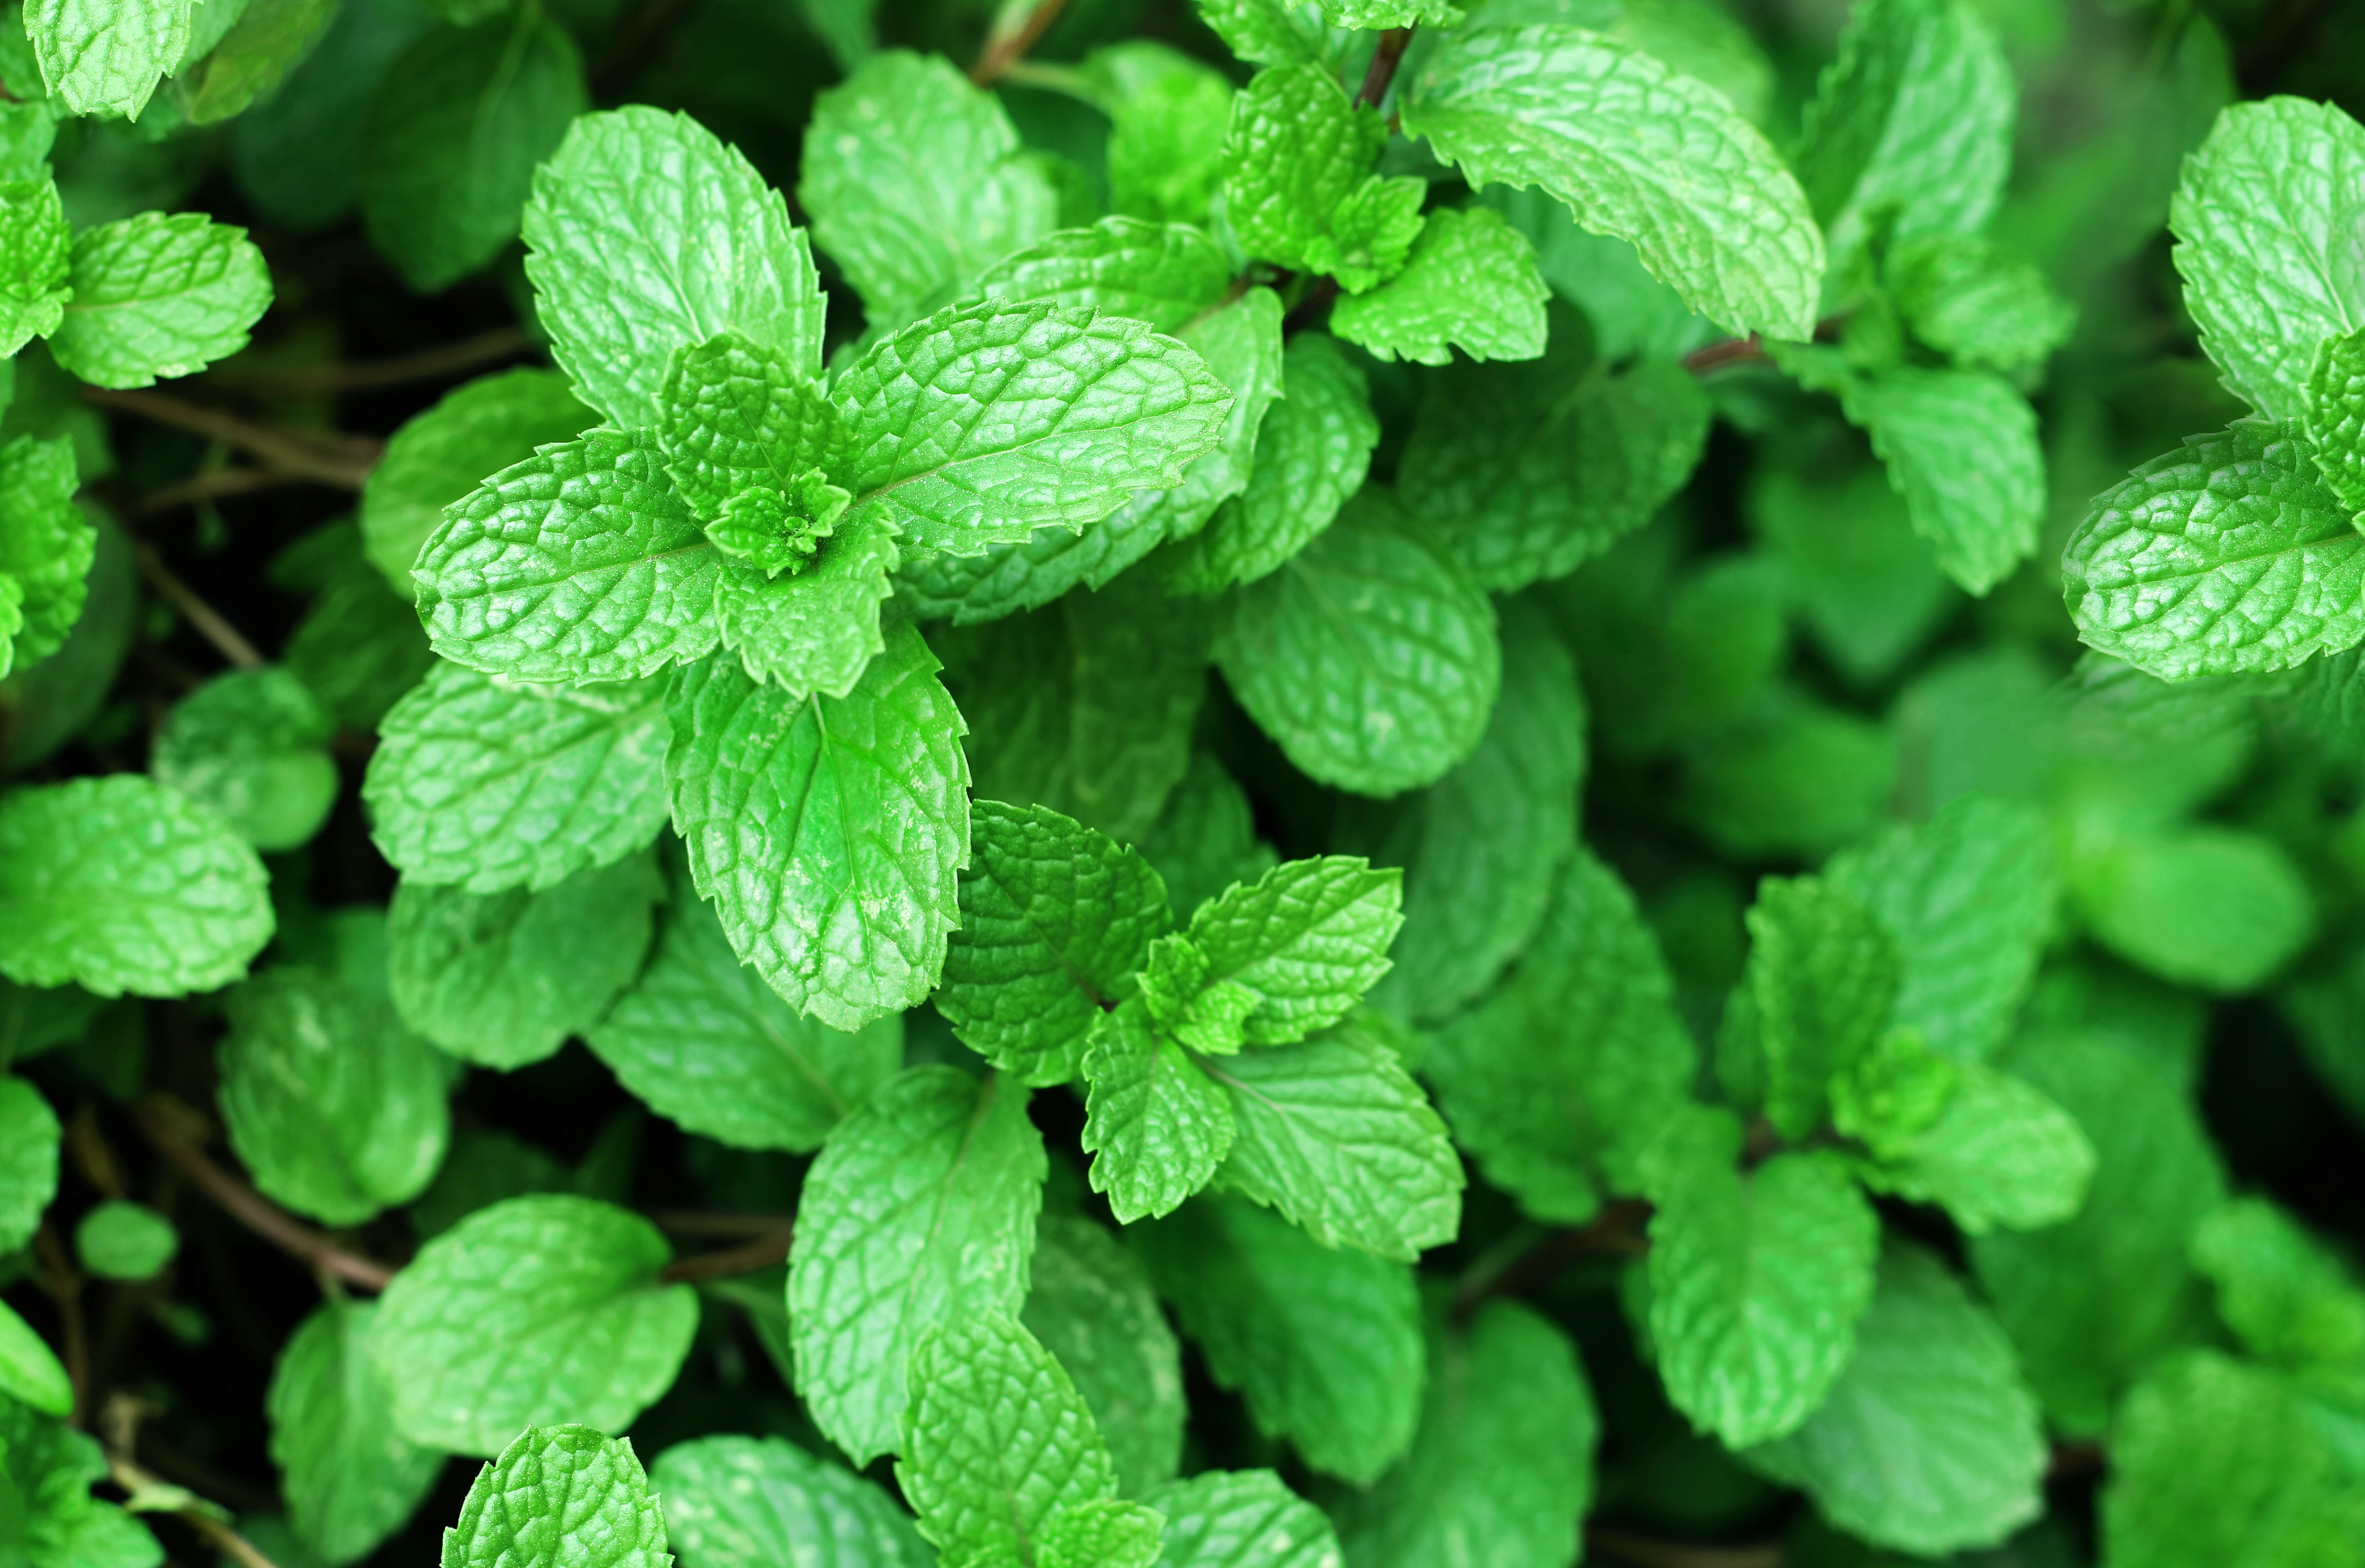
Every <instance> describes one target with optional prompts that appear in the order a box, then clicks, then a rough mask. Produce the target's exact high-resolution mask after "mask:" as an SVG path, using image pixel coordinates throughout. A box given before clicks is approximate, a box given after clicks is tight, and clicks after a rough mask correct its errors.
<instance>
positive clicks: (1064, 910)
mask: <svg viewBox="0 0 2365 1568" xmlns="http://www.w3.org/2000/svg"><path fill="white" fill-rule="evenodd" d="M1170 924H1171V915H1170V914H1169V913H1168V911H1167V905H1166V885H1165V884H1164V883H1163V882H1161V881H1160V880H1159V877H1158V873H1157V872H1156V871H1153V870H1151V869H1150V868H1149V864H1148V863H1147V862H1145V861H1144V860H1143V859H1142V858H1141V857H1140V856H1139V855H1138V854H1136V853H1135V852H1134V851H1132V850H1131V849H1128V848H1126V847H1124V846H1120V845H1118V844H1117V843H1115V841H1114V840H1112V839H1110V838H1108V837H1106V836H1105V835H1104V834H1097V833H1094V832H1093V831H1092V830H1091V829H1090V828H1087V827H1084V826H1082V824H1081V823H1076V822H1074V821H1073V820H1071V819H1070V818H1067V817H1063V816H1061V815H1060V814H1059V812H1053V811H1050V810H1048V809H1047V808H1045V807H1042V806H1036V807H1033V808H1031V809H1022V808H1019V807H1015V806H1006V805H1003V804H1002V803H1001V802H999V801H975V802H973V803H972V805H971V807H970V868H969V869H968V870H967V871H966V872H964V873H963V875H962V877H961V879H960V928H959V929H958V931H956V932H954V933H953V935H952V938H951V941H950V944H949V946H947V949H946V954H945V972H944V982H943V984H942V986H941V987H940V988H939V989H938V990H937V991H936V998H935V1002H936V1010H937V1011H938V1012H940V1013H942V1014H944V1015H945V1017H946V1019H947V1021H949V1022H950V1023H951V1025H952V1026H953V1032H954V1033H955V1034H957V1035H958V1036H960V1039H961V1042H962V1043H963V1044H964V1045H966V1046H968V1047H970V1049H972V1050H974V1051H976V1052H977V1053H978V1054H979V1055H981V1056H982V1057H984V1058H986V1059H987V1060H988V1061H991V1062H992V1063H993V1065H994V1066H996V1067H998V1068H1000V1069H1002V1070H1003V1071H1005V1072H1011V1073H1014V1074H1016V1075H1017V1076H1018V1077H1019V1078H1020V1079H1021V1080H1022V1081H1025V1082H1027V1083H1030V1084H1037V1085H1040V1084H1050V1083H1064V1082H1066V1081H1069V1080H1070V1079H1071V1078H1073V1077H1075V1076H1076V1073H1077V1071H1078V1070H1080V1069H1081V1068H1082V1064H1083V1048H1084V1040H1085V1036H1088V1035H1090V1034H1091V1033H1092V1030H1093V1025H1094V1024H1095V1023H1097V1022H1098V1021H1099V1019H1100V1018H1101V1016H1102V1014H1103V1010H1104V1009H1105V1008H1108V1007H1113V1006H1115V1004H1116V1003H1117V1002H1123V1001H1124V1000H1125V999H1126V997H1127V996H1129V995H1130V994H1132V991H1133V989H1134V987H1133V975H1134V971H1135V970H1137V969H1140V968H1141V965H1142V962H1143V959H1144V958H1146V957H1147V956H1148V953H1149V943H1150V939H1151V938H1152V937H1154V936H1158V935H1162V934H1163V933H1164V932H1165V931H1166V929H1167V927H1168V926H1169V925H1170Z"/></svg>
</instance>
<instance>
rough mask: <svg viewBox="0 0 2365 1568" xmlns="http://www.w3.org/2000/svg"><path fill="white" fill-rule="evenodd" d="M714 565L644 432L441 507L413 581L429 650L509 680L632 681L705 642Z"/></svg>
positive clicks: (542, 461)
mask: <svg viewBox="0 0 2365 1568" xmlns="http://www.w3.org/2000/svg"><path fill="white" fill-rule="evenodd" d="M719 571H720V558H719V556H718V555H717V554H716V552H715V550H714V548H713V546H712V545H711V544H709V543H707V542H706V534H705V532H704V530H702V529H701V527H700V526H699V522H698V519H697V518H696V517H694V516H692V515H691V513H690V511H689V508H688V507H687V506H685V505H683V503H682V500H681V498H680V497H679V496H678V495H677V494H675V493H674V489H673V487H672V485H671V484H670V483H669V482H668V481H667V478H666V475H665V469H664V467H663V461H662V455H661V454H660V453H659V450H658V448H657V446H656V442H655V440H654V439H653V438H652V437H651V436H649V435H648V434H647V433H646V432H642V433H638V434H633V435H620V434H618V433H617V432H616V431H611V430H595V431H590V432H588V434H586V435H585V436H583V437H582V439H580V440H578V441H570V442H564V443H562V444H559V445H555V446H545V447H544V448H543V449H542V450H541V451H540V452H537V453H536V454H534V455H533V456H532V457H531V458H529V459H527V460H526V461H525V462H523V463H520V464H516V465H513V466H511V467H508V468H504V469H502V470H501V471H500V472H499V473H498V474H496V475H494V476H491V477H490V478H489V479H488V480H487V481H486V482H485V483H484V484H482V485H480V486H478V487H476V489H475V490H473V491H471V492H470V493H469V494H468V495H467V496H466V497H465V498H462V499H460V500H458V501H455V502H454V503H453V504H452V505H451V506H450V507H447V508H446V509H445V510H444V513H443V526H442V527H440V528H438V529H437V530H436V531H435V532H433V533H432V534H431V535H430V536H429V537H428V540H427V543H426V544H425V545H424V546H422V547H421V549H420V554H419V561H418V564H417V566H414V567H413V568H412V572H411V576H412V577H413V579H414V580H415V581H416V582H417V584H418V585H419V617H420V620H421V621H423V622H426V625H427V634H428V637H429V639H430V640H431V641H432V643H433V644H434V645H435V651H436V652H437V653H439V654H442V655H443V656H444V657H445V658H447V659H450V660H452V661H453V662H454V663H456V664H464V665H466V666H468V667H469V668H471V669H477V670H482V671H484V672H485V673H486V674H488V675H507V676H512V677H515V678H517V679H520V680H538V681H568V682H580V681H597V680H631V679H634V678H639V677H642V676H647V675H654V674H656V672H657V671H659V670H661V669H663V668H665V667H666V666H667V665H669V664H678V663H682V662H686V661H688V660H690V659H695V658H698V657H700V656H701V655H704V654H705V653H706V652H707V651H708V650H709V649H711V648H712V647H713V646H714V644H715V640H716V637H717V633H716V631H715V625H714V620H713V615H712V605H713V598H714V585H715V579H716V577H717V575H718V573H719Z"/></svg>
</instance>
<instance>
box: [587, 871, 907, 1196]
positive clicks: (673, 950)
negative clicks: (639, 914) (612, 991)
mask: <svg viewBox="0 0 2365 1568" xmlns="http://www.w3.org/2000/svg"><path fill="white" fill-rule="evenodd" d="M586 1037H587V1038H588V1041H589V1042H590V1046H591V1049H592V1050H593V1051H594V1052H595V1053H596V1054H597V1055H598V1056H599V1058H600V1060H601V1061H604V1062H606V1063H607V1064H608V1066H609V1068H610V1069H611V1070H612V1071H613V1072H614V1073H615V1074H616V1077H617V1079H618V1081H621V1082H622V1084H623V1085H624V1087H625V1088H626V1089H628V1090H630V1091H631V1092H633V1094H634V1095H635V1096H637V1097H638V1098H639V1099H640V1100H641V1101H643V1102H644V1103H646V1104H647V1105H648V1106H649V1107H650V1108H651V1109H652V1110H654V1111H656V1113H657V1114H659V1115H661V1116H666V1117H669V1118H671V1119H672V1120H674V1121H676V1122H678V1123H680V1124H681V1126H683V1127H685V1128H687V1129H688V1130H689V1131H691V1132H694V1133H699V1134H701V1135H703V1136H705V1137H711V1138H714V1139H717V1140H718V1141H720V1142H723V1143H726V1144H730V1145H732V1146H733V1147H734V1148H781V1149H788V1150H790V1151H792V1152H796V1153H803V1152H805V1151H807V1150H810V1149H814V1148H820V1147H821V1144H822V1140H823V1139H824V1138H825V1137H828V1136H829V1131H830V1129H831V1128H832V1127H835V1126H837V1125H838V1123H840V1122H842V1121H844V1120H845V1119H846V1117H847V1116H848V1115H851V1114H853V1113H854V1111H855V1109H856V1108H857V1106H859V1105H860V1104H861V1103H863V1102H864V1101H866V1100H868V1099H869V1098H870V1095H871V1094H872V1092H874V1091H876V1090H877V1089H878V1088H879V1087H880V1085H881V1084H883V1083H885V1082H886V1081H888V1080H889V1079H891V1078H892V1077H893V1076H894V1075H895V1070H896V1069H897V1068H898V1067H899V1066H900V1065H902V1054H903V1053H902V1044H903V1025H902V1019H901V1018H900V1017H899V1016H896V1015H893V1014H890V1015H889V1016H887V1017H884V1018H880V1019H879V1020H877V1021H875V1022H873V1023H870V1024H868V1025H864V1026H863V1027H862V1028H861V1029H859V1030H857V1031H856V1032H855V1033H853V1034H850V1035H849V1034H845V1033H842V1032H840V1031H838V1030H836V1029H833V1028H831V1027H830V1026H829V1025H826V1024H822V1023H818V1022H816V1021H814V1020H813V1019H811V1018H803V1017H800V1016H798V1014H797V1012H796V1010H795V1009H794V1008H792V1007H790V1005H789V1004H788V1003H787V1002H783V1001H781V1000H780V999H779V996H777V995H775V994H774V993H773V991H772V989H771V988H770V987H769V986H768V985H766V984H765V983H764V980H763V977H762V976H760V975H758V974H757V973H756V972H755V971H754V970H753V969H749V968H747V967H746V966H745V964H742V963H741V962H740V961H739V955H738V954H736V953H734V952H733V951H732V950H731V943H730V939H729V938H728V937H726V936H724V935H723V924H722V922H721V921H720V920H719V919H717V918H716V916H715V913H714V909H713V906H712V905H711V904H709V903H706V902H703V901H702V900H701V899H699V898H698V897H696V896H695V894H694V893H693V892H692V890H690V889H689V887H688V886H686V885H682V884H677V885H676V887H675V890H674V901H673V907H672V909H671V910H670V911H669V912H667V915H666V922H665V928H664V932H663V934H662V935H660V936H659V937H658V940H657V948H656V955H655V956H654V957H653V958H650V960H649V964H648V968H647V969H644V970H643V971H641V975H640V978H639V980H636V981H634V982H633V986H632V989H630V990H629V991H625V992H624V994H623V996H622V997H621V998H620V999H619V1000H618V1001H617V1002H616V1005H615V1006H614V1007H613V1008H612V1009H611V1010H610V1011H609V1013H608V1015H607V1017H606V1018H604V1019H602V1020H601V1021H600V1022H599V1023H598V1024H596V1025H593V1026H592V1028H591V1029H590V1030H589V1031H588V1034H587V1036H586Z"/></svg>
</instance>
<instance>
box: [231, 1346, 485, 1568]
mask: <svg viewBox="0 0 2365 1568" xmlns="http://www.w3.org/2000/svg"><path fill="white" fill-rule="evenodd" d="M377 1311H378V1306H377V1303H375V1302H369V1301H328V1302H323V1303H321V1304H320V1305H319V1306H317V1307H315V1308H314V1309H313V1310H312V1312H311V1314H310V1315H309V1316H307V1317H306V1318H305V1319H304V1321H303V1322H301V1323H299V1324H297V1326H296V1332H295V1333H293V1334H291V1335H289V1336H288V1338H287V1343H286V1347H285V1348H283V1349H282V1350H280V1352H279V1361H278V1364H277V1365H276V1366H275V1367H274V1368H273V1369H272V1372H271V1388H270V1392H269V1394H267V1395H266V1396H265V1401H264V1403H265V1407H266V1409H267V1410H268V1412H269V1414H270V1417H271V1462H272V1463H274V1464H275V1465H277V1466H278V1467H279V1476H280V1482H279V1485H280V1491H281V1493H282V1495H285V1496H286V1499H287V1522H288V1524H289V1525H290V1526H291V1527H292V1528H293V1529H295V1531H296V1534H297V1538H298V1539H299V1540H302V1541H303V1542H304V1543H305V1544H306V1545H307V1546H308V1547H310V1548H311V1549H312V1550H313V1551H316V1552H318V1553H319V1557H320V1561H321V1562H325V1563H329V1564H331V1565H335V1564H342V1563H346V1562H353V1561H354V1560H356V1559H358V1558H362V1557H366V1556H368V1555H369V1554H370V1553H371V1552H372V1551H375V1550H376V1548H377V1546H378V1544H379V1543H380V1542H381V1541H383V1540H386V1538H387V1537H388V1536H390V1535H392V1534H393V1533H394V1532H395V1531H396V1530H398V1529H401V1528H402V1526H403V1524H404V1522H405V1521H406V1520H408V1519H409V1518H410V1516H411V1514H412V1513H413V1512H415V1511H416V1510H417V1509H418V1507H419V1505H420V1503H422V1502H424V1501H426V1498H427V1493H428V1491H429V1489H430V1488H431V1487H432V1486H433V1485H434V1484H435V1479H436V1477H437V1476H439V1475H441V1474H442V1473H443V1455H442V1454H441V1453H438V1452H437V1451H435V1450H433V1449H428V1448H421V1447H420V1446H419V1445H418V1444H416V1443H413V1442H412V1441H410V1439H408V1438H405V1437H404V1436H403V1435H402V1434H401V1433H400V1432H399V1431H398V1430H396V1428H395V1426H394V1420H393V1406H394V1397H393V1394H391V1393H390V1392H389V1391H388V1389H387V1385H386V1383H384V1382H383V1381H382V1380H381V1379H380V1378H379V1376H378V1372H377V1368H376V1367H375V1365H373V1364H372V1363H371V1361H370V1359H369V1349H368V1347H369V1332H370V1325H371V1323H372V1322H373V1321H374V1320H375V1318H376V1316H377Z"/></svg>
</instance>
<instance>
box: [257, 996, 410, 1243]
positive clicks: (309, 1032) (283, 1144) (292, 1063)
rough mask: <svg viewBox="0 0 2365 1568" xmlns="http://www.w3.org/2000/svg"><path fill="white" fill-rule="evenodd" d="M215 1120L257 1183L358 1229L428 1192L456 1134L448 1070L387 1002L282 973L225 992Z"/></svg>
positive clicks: (328, 1220) (302, 1209) (326, 1219)
mask: <svg viewBox="0 0 2365 1568" xmlns="http://www.w3.org/2000/svg"><path fill="white" fill-rule="evenodd" d="M228 1011H229V1014H230V1033H229V1035H228V1036H227V1037H226V1038H225V1039H224V1040H223V1041H222V1045H221V1050H220V1054H219V1062H218V1066H219V1070H220V1072H221V1080H222V1082H221V1107H222V1119H223V1121H224V1122H226V1123H227V1124H228V1125H229V1127H230V1147H231V1148H235V1149H237V1150H238V1157H239V1159H241V1160H243V1161H244V1162H245V1164H246V1168H247V1170H250V1171H252V1173H253V1176H254V1184H255V1185H256V1186H258V1187H260V1188H262V1189H263V1191H264V1192H265V1193H269V1194H270V1195H271V1196H273V1197H275V1198H276V1199H278V1200H279V1201H280V1202H281V1203H283V1204H286V1205H287V1206H288V1207H289V1208H292V1209H294V1210H296V1211H297V1212H298V1213H299V1214H307V1215H311V1216H312V1217H313V1218H314V1219H317V1220H320V1221H322V1222H323V1223H325V1224H328V1225H332V1226H345V1225H358V1224H360V1223H361V1222H362V1221H364V1220H365V1219H368V1218H369V1217H370V1216H371V1215H375V1214H376V1213H377V1212H378V1211H379V1210H381V1209H385V1208H390V1207H392V1206H393V1205H394V1204H404V1203H409V1201H410V1200H411V1199H413V1198H415V1197H417V1196H418V1195H419V1194H420V1193H421V1192H423V1191H424V1190H425V1189H426V1186H427V1183H428V1182H430V1181H431V1180H432V1179H433V1177H434V1175H435V1168H436V1167H437V1166H438V1165H440V1164H442V1163H443V1150H444V1148H445V1146H446V1145H447V1144H448V1143H449V1141H450V1139H451V1136H452V1117H451V1112H450V1110H449V1109H448V1107H447V1106H446V1105H445V1103H444V1094H445V1092H446V1084H447V1081H446V1079H445V1078H444V1069H443V1062H442V1060H441V1058H438V1057H437V1055H436V1053H435V1052H434V1050H433V1049H432V1048H431V1047H429V1046H428V1044H427V1043H426V1042H425V1041H424V1040H421V1039H420V1038H418V1037H417V1036H414V1035H412V1034H411V1033H410V1032H409V1030H407V1029H405V1028H404V1027H403V1026H402V1023H401V1021H400V1020H399V1019H398V1017H396V1015H395V1013H394V1009H393V1008H392V1006H391V1005H389V1004H388V1003H387V1002H386V1000H385V999H384V998H382V997H378V996H374V995H372V994H370V993H369V992H367V991H363V990H361V989H360V988H358V987H356V986H352V985H348V984H346V983H344V982H343V981H342V980H338V979H336V978H335V977H333V976H331V975H329V974H327V973H325V972H323V971H321V970H319V969H311V968H308V967H306V966H302V965H288V964H282V965H278V966H276V967H275V968H274V969H271V970H270V971H269V972H268V973H266V974H263V975H260V976H257V977H256V978H255V979H253V980H249V981H247V982H246V983H245V984H244V985H242V986H240V987H239V988H238V989H237V990H236V991H232V992H230V1002H229V1007H228Z"/></svg>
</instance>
